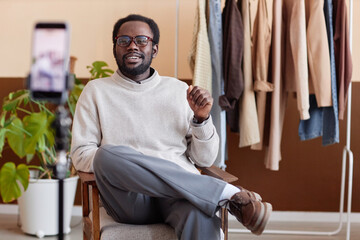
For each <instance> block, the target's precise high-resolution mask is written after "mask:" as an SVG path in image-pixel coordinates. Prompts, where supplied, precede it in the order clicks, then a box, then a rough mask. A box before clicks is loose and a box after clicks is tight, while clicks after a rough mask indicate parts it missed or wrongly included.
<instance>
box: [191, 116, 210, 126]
mask: <svg viewBox="0 0 360 240" xmlns="http://www.w3.org/2000/svg"><path fill="white" fill-rule="evenodd" d="M209 117H210V115H209V116H207V117H206V118H203V117H196V116H195V115H194V117H193V122H194V123H196V124H201V123H203V122H204V121H206V120H208V119H209Z"/></svg>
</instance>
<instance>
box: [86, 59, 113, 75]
mask: <svg viewBox="0 0 360 240" xmlns="http://www.w3.org/2000/svg"><path fill="white" fill-rule="evenodd" d="M105 67H108V64H107V63H106V62H104V61H95V62H93V64H92V66H87V68H88V69H89V72H90V73H91V78H90V79H95V78H102V77H108V76H110V75H109V74H112V73H114V71H113V70H111V69H109V68H105Z"/></svg>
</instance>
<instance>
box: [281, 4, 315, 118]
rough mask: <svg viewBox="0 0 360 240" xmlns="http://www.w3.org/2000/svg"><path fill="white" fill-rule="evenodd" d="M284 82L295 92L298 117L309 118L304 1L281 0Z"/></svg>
mask: <svg viewBox="0 0 360 240" xmlns="http://www.w3.org/2000/svg"><path fill="white" fill-rule="evenodd" d="M282 11H283V13H282V16H283V22H282V24H283V27H282V29H283V33H284V35H285V36H284V39H285V42H284V44H283V47H284V49H283V51H284V58H285V59H284V66H283V72H284V82H285V89H286V90H287V91H289V92H295V93H296V97H297V106H298V110H299V113H300V119H303V120H305V119H309V118H310V114H309V107H310V104H309V79H308V61H307V44H306V22H305V3H304V1H294V0H283V9H282Z"/></svg>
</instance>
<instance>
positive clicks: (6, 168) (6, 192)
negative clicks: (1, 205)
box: [0, 162, 30, 203]
mask: <svg viewBox="0 0 360 240" xmlns="http://www.w3.org/2000/svg"><path fill="white" fill-rule="evenodd" d="M29 176H30V173H29V169H28V167H27V166H26V165H25V164H19V165H18V166H17V167H16V166H15V164H14V163H13V162H7V163H5V164H4V165H3V167H2V168H1V170H0V193H1V197H2V199H3V201H4V202H5V203H8V202H11V201H14V200H15V199H17V198H19V197H20V196H21V194H22V191H21V188H20V186H22V188H23V189H24V191H25V190H26V189H27V188H28V186H29ZM20 184H21V185H20Z"/></svg>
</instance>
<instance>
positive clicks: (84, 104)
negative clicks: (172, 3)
mask: <svg viewBox="0 0 360 240" xmlns="http://www.w3.org/2000/svg"><path fill="white" fill-rule="evenodd" d="M159 36H160V34H159V29H158V27H157V25H156V23H155V22H154V21H153V20H152V19H149V18H146V17H143V16H140V15H129V16H128V17H126V18H123V19H120V20H119V21H118V22H117V23H116V24H115V26H114V30H113V44H114V45H113V53H114V57H115V59H116V62H117V65H118V68H119V69H118V70H117V71H116V73H114V74H113V75H112V76H111V77H108V78H103V79H97V80H93V81H91V82H89V83H88V84H87V85H86V87H85V88H84V90H83V92H82V94H81V96H80V98H79V101H78V103H77V106H76V112H75V117H74V123H73V131H72V133H73V139H72V151H71V157H72V160H73V163H74V165H75V168H76V169H77V170H81V171H87V172H92V171H93V172H94V173H95V177H96V182H97V185H98V187H99V190H100V194H101V199H102V201H103V204H104V207H105V209H106V210H107V213H108V214H109V215H111V216H112V217H113V218H114V219H115V220H116V221H118V222H123V223H132V224H146V223H158V222H165V223H167V224H169V225H171V226H172V227H173V228H174V229H175V231H176V234H177V236H178V238H179V239H187V240H190V239H191V240H194V239H207V240H208V239H220V236H221V233H220V219H219V218H218V217H217V216H216V212H217V211H218V209H219V208H220V205H221V206H227V207H228V209H229V211H230V212H231V213H233V214H234V215H235V216H236V217H237V219H238V220H239V221H240V222H242V223H243V224H244V226H246V227H247V228H248V229H250V230H251V231H252V232H253V233H255V234H261V233H262V231H263V229H264V227H265V225H266V223H267V221H268V218H269V215H270V212H271V205H270V204H268V203H263V202H261V199H260V196H259V195H258V194H255V193H253V192H250V191H247V190H245V189H242V188H238V187H235V186H233V185H230V184H227V183H226V182H223V181H221V180H218V179H215V178H212V177H209V176H203V175H200V174H199V172H198V171H197V169H196V168H195V166H194V164H196V165H199V166H211V165H212V163H213V162H214V160H215V158H216V155H217V151H218V145H219V139H218V135H217V133H216V130H215V127H214V126H213V124H212V120H211V116H210V115H209V112H210V110H211V107H212V104H213V99H212V97H211V96H210V94H209V92H208V91H206V90H204V89H201V88H199V87H193V86H190V87H188V86H187V85H186V84H185V83H183V82H181V81H179V80H177V79H174V78H170V77H163V76H160V75H159V74H158V72H157V71H156V70H154V69H153V68H151V67H150V65H151V61H152V59H153V58H154V57H156V55H157V53H158V48H159V45H158V43H159ZM159 213H160V214H159Z"/></svg>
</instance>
